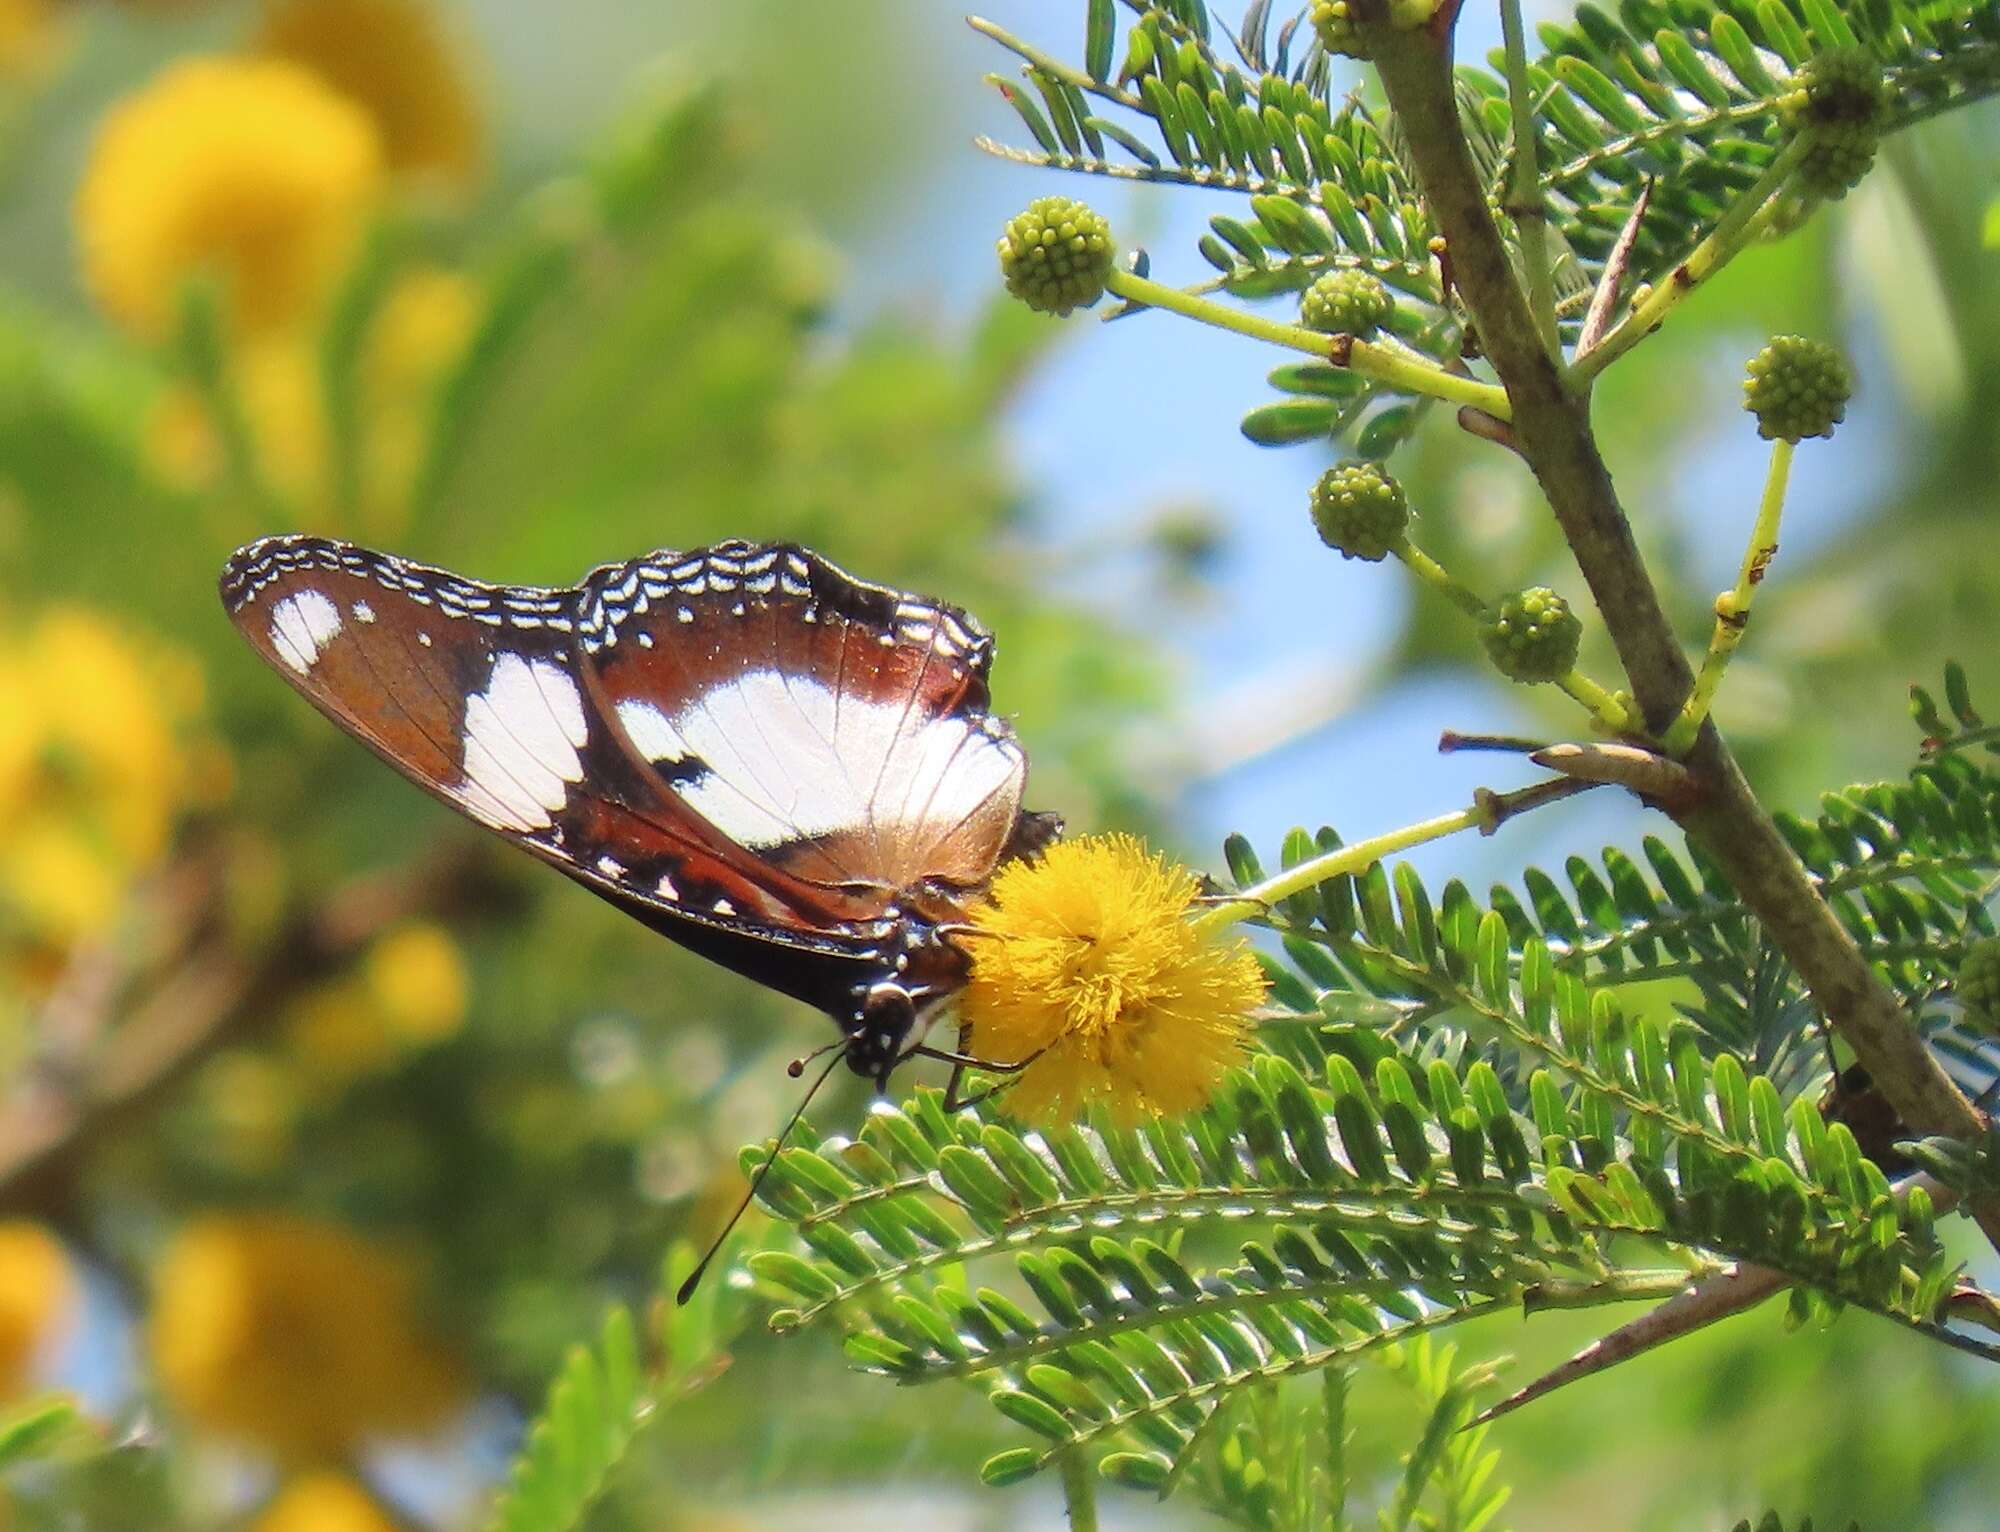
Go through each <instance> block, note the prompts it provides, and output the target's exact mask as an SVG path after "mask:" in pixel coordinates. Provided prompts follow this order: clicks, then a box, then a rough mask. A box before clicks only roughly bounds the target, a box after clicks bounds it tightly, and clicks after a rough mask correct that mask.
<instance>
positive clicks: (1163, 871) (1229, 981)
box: [960, 835, 1265, 1120]
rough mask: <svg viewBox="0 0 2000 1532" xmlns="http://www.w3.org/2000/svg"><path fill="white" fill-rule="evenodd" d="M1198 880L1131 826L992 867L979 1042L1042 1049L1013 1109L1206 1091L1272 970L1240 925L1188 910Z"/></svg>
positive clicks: (1166, 1109) (979, 1049) (976, 1017)
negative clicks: (1213, 930) (1200, 920)
mask: <svg viewBox="0 0 2000 1532" xmlns="http://www.w3.org/2000/svg"><path fill="white" fill-rule="evenodd" d="M1199 892H1200V884H1199V882H1198V880H1197V879H1196V878H1195V875H1194V874H1193V873H1191V872H1189V871H1187V870H1186V869H1185V868H1180V867H1174V866H1171V865H1169V864H1168V862H1167V861H1166V859H1165V858H1164V857H1161V856H1158V855H1156V854H1151V853H1148V852H1147V850H1146V848H1145V847H1144V846H1143V845H1141V844H1140V843H1139V842H1138V841H1137V840H1135V839H1133V838H1132V837H1131V836H1129V835H1105V836H1093V837H1088V838H1085V839H1080V840H1073V841H1063V842H1059V843H1058V844H1056V845H1054V846H1051V847H1050V848H1049V850H1048V851H1047V853H1046V854H1045V855H1043V856H1042V857H1041V858H1040V859H1039V860H1038V861H1032V862H1015V863H1013V864H1012V865H1010V866H1008V867H1007V868H1006V869H1005V870H1003V871H1002V872H1001V874H1000V876H999V877H998V878H996V879H994V882H993V888H992V891H991V895H990V899H989V902H988V903H986V904H984V905H982V906H980V907H979V908H978V909H976V910H975V911H974V912H973V914H972V917H971V919H972V924H973V925H974V926H976V927H977V928H978V929H979V931H980V932H982V933H983V935H982V936H981V937H980V938H977V939H973V940H970V941H968V942H967V944H966V945H967V948H968V950H969V951H970V952H971V953H972V974H971V978H970V980H969V982H968V983H967V984H966V987H965V992H964V994H963V996H962V997H961V999H960V1013H961V1015H962V1016H963V1017H964V1019H965V1023H966V1026H967V1028H968V1035H967V1040H966V1045H967V1047H968V1048H969V1050H970V1051H971V1052H972V1053H974V1054H976V1055H978V1056H979V1057H980V1058H983V1059H990V1060H992V1061H994V1062H996V1063H1001V1064H1017V1063H1021V1062H1022V1061H1023V1060H1031V1062H1029V1063H1027V1065H1026V1067H1025V1068H1023V1069H1022V1070H1021V1072H1020V1074H1019V1075H1018V1076H1016V1077H1015V1080H1014V1083H1013V1084H1012V1085H1011V1086H1009V1087H1008V1089H1007V1094H1006V1097H1005V1100H1006V1102H1007V1105H1008V1108H1009V1109H1010V1110H1012V1111H1014V1112H1017V1113H1018V1114H1019V1115H1020V1116H1022V1117H1024V1118H1029V1119H1044V1120H1064V1119H1068V1118H1071V1117H1074V1116H1075V1115H1076V1114H1077V1113H1078V1112H1079V1111H1081V1110H1082V1109H1083V1107H1085V1106H1086V1105H1088V1104H1090V1103H1091V1102H1096V1101H1101V1102H1104V1103H1106V1104H1107V1105H1109V1106H1110V1108H1111V1109H1112V1110H1113V1112H1114V1113H1116V1114H1117V1115H1119V1116H1120V1117H1122V1118H1126V1119H1130V1118H1133V1117H1136V1116H1138V1115H1140V1114H1141V1113H1144V1112H1149V1111H1150V1112H1163V1113H1168V1114H1179V1113H1184V1112H1189V1111H1192V1110H1194V1109H1195V1108H1196V1107H1198V1106H1200V1105H1202V1103H1203V1102H1205V1101H1206V1100H1207V1099H1208V1097H1209V1094H1210V1092H1211V1091H1213V1090H1214V1088H1215V1083H1216V1081H1217V1080H1218V1079H1219V1078H1220V1077H1221V1075H1222V1072H1223V1071H1224V1070H1225V1069H1227V1068H1228V1067H1229V1066H1230V1065H1231V1064H1232V1063H1234V1062H1235V1061H1236V1059H1237V1058H1238V1056H1239V1055H1240V1053H1241V1051H1242V1047H1243V1040H1244V1034H1245V1032H1246V1030H1247V1028H1248V1025H1249V1017H1250V1013H1251V1012H1252V1011H1253V1010H1255V1009H1256V1007H1257V1006H1258V1005H1259V1004H1260V1003H1261V1002H1262V1001H1263V998H1264V989H1265V984H1264V975H1263V971H1262V970H1261V969H1260V968H1259V967H1258V965H1257V960H1256V958H1255V957H1254V956H1253V955H1252V954H1251V952H1250V949H1249V948H1248V947H1247V946H1246V945H1245V944H1244V943H1243V942H1242V941H1241V940H1240V939H1233V938H1224V939H1220V940H1218V939H1217V938H1215V937H1213V936H1210V935H1207V934H1204V933H1202V932H1200V931H1198V930H1197V929H1196V928H1195V927H1194V925H1193V924H1192V923H1191V922H1190V921H1189V920H1188V918H1187V917H1188V913H1189V911H1190V909H1191V908H1192V906H1193V903H1194V900H1195V897H1196V895H1197V894H1198V893H1199Z"/></svg>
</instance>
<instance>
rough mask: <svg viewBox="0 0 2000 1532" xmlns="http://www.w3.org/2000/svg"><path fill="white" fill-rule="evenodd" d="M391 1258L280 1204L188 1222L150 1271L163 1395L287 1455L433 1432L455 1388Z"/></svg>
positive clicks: (315, 1457)
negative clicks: (279, 1209)
mask: <svg viewBox="0 0 2000 1532" xmlns="http://www.w3.org/2000/svg"><path fill="white" fill-rule="evenodd" d="M413 1289H414V1283H413V1282H412V1280H411V1275H410V1273H409V1271H408V1269H407V1268H406V1266H405V1265H404V1263H402V1262H401V1261H399V1260H398V1259H396V1258H395V1257H394V1256H392V1255H391V1254H390V1253H389V1252H388V1251H386V1250H384V1249H382V1248H381V1247H380V1246H378V1245H376V1244H374V1243H372V1242H370V1241H368V1240H365V1239H363V1238H361V1237H360V1236H359V1235H356V1234H353V1233H351V1232H349V1231H348V1230H345V1229H341V1228H338V1227H336V1226H334V1225H332V1224H325V1223H317V1222H314V1221H311V1220H309V1219H305V1218H300V1217H295V1216H292V1215H289V1214H276V1213H274V1214H249V1215H238V1216H217V1217H213V1218H208V1219H204V1220H201V1221H199V1222H196V1223H194V1224H191V1225H189V1226H188V1227H186V1228H185V1229H183V1230H182V1231H181V1232H180V1233H179V1234H178V1235H177V1236H176V1237H175V1238H174V1240H173V1241H172V1243H171V1244H170V1245H169V1246H168V1247H167V1249H166V1251H165V1253H164V1254H163V1255H162V1257H161V1259H160V1262H159V1265H158V1267H157V1268H156V1269H155V1271H154V1274H153V1311H152V1316H151V1321H150V1342H151V1350H152V1358H153V1367H154V1370H155V1372H156V1374H157V1376H158V1378H159V1381H160V1386H161V1388H162V1389H163V1390H164V1392H165V1393H166V1395H167V1397H168V1398H169V1399H170V1400H171V1401H172V1402H173V1403H174V1405H175V1406H177V1407H178V1408H179V1409H180V1411H181V1412H182V1413H183V1414H184V1415H185V1416H186V1417H187V1418H188V1419H189V1420H190V1421H191V1422H193V1423H194V1424H195V1425H197V1426H199V1427H201V1428H203V1429H205V1430H208V1431H213V1432H215V1433H216V1434H217V1435H220V1436H226V1437H231V1438H234V1439H237V1440H242V1441H248V1442H254V1443H257V1444H260V1445H262V1446H264V1447H266V1448H268V1449H270V1450H271V1451H272V1452H274V1453H276V1454H277V1455H278V1456H280V1457H282V1458H286V1459H289V1460H292V1461H300V1462H306V1461H327V1460H330V1459H332V1458H334V1457H336V1456H338V1455H340V1454H343V1453H346V1452H349V1451H351V1450H353V1449H354V1448H355V1447H356V1446H357V1445H359V1444H361V1443H362V1442H364V1441H366V1440H368V1439H370V1438H373V1437H380V1436H397V1435H407V1434H410V1433H413V1432H421V1431H426V1430H429V1429H431V1428H432V1427H434V1426H436V1425H438V1424H439V1423H441V1422H442V1421H443V1420H444V1418H445V1417H446V1415H447V1414H448V1413H449V1412H450V1411H451V1410H452V1409H453V1408H455V1407H456V1406H457V1405H458V1404H459V1403H460V1402H461V1401H462V1400H463V1398H464V1392H465V1390H464V1382H463V1378H462V1375H461V1373H460V1372H459V1370H458V1368H457V1367H456V1365H455V1364H454V1363H453V1362H452V1360H451V1358H450V1357H449V1356H447V1355H446V1354H445V1352H444V1351H443V1350H442V1348H441V1347H439V1346H438V1345H437V1344H436V1343H435V1342H433V1341H432V1340H430V1339H429V1338H428V1337H427V1336H426V1335H425V1334H424V1333H423V1331H422V1329H421V1327H420V1318H419V1315H418V1313H417V1310H416V1306H415V1301H414V1291H413Z"/></svg>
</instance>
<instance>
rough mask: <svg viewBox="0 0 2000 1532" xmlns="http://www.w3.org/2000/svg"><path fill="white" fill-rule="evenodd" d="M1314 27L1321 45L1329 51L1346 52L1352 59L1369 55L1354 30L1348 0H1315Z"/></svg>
mask: <svg viewBox="0 0 2000 1532" xmlns="http://www.w3.org/2000/svg"><path fill="white" fill-rule="evenodd" d="M1312 29H1313V31H1314V33H1316V34H1317V35H1318V37H1319V45H1320V46H1321V47H1322V48H1324V49H1326V51H1327V52H1328V53H1340V54H1345V55H1346V56H1347V57H1348V58H1351V59H1365V58H1366V57H1368V53H1367V50H1366V49H1365V48H1364V47H1363V46H1362V42H1361V38H1360V37H1359V35H1358V34H1356V32H1355V30H1354V18H1353V15H1352V14H1351V12H1350V10H1349V7H1348V4H1347V0H1313V3H1312Z"/></svg>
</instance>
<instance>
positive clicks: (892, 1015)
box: [847, 981, 917, 1090]
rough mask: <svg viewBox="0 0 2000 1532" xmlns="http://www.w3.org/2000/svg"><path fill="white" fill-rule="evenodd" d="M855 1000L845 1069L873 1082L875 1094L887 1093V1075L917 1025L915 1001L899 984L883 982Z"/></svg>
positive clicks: (870, 987) (860, 994) (864, 991)
mask: <svg viewBox="0 0 2000 1532" xmlns="http://www.w3.org/2000/svg"><path fill="white" fill-rule="evenodd" d="M856 1000H857V1002H858V1003H857V1006H856V1009H855V1012H854V1018H853V1022H852V1024H851V1026H850V1027H849V1029H848V1033H847V1067H848V1068H849V1069H851V1070H853V1071H854V1072H855V1073H856V1074H858V1075H860V1076H862V1077H863V1078H864V1079H870V1080H873V1081H874V1082H875V1088H876V1089H877V1090H887V1089H888V1088H889V1073H890V1071H891V1070H893V1069H894V1068H895V1067H896V1065H897V1064H898V1063H899V1062H901V1060H902V1057H903V1045H904V1042H905V1041H906V1039H908V1037H909V1035H910V1031H911V1029H912V1028H914V1027H915V1026H916V1024H917V1002H916V997H915V996H913V995H912V994H911V993H910V992H909V991H908V990H907V989H905V988H904V987H903V986H902V985H901V984H897V983H894V982H892V981H884V982H881V983H877V984H871V985H869V986H868V987H867V988H866V989H865V990H862V991H861V992H860V993H859V994H858V995H857V996H856Z"/></svg>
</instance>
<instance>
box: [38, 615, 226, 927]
mask: <svg viewBox="0 0 2000 1532" xmlns="http://www.w3.org/2000/svg"><path fill="white" fill-rule="evenodd" d="M201 693H202V687H201V672H200V671H199V670H197V669H196V668H195V667H194V665H193V663H192V662H191V661H190V660H188V659H187V658H186V657H185V656H182V655H179V654H177V653H174V652H173V651H170V650H167V649H165V648H163V647H162V646H160V645H159V644H157V643H154V642H151V641H147V640H143V639H141V638H139V637H137V636H136V635H129V634H127V633H125V632H123V631H121V630H120V629H118V628H116V627H114V626H112V625H111V624H110V623H109V622H107V621H106V620H105V619H103V618H102V617H100V616H98V615H96V614H95V613H93V612H91V611H89V610H87V609H85V608H82V607H72V606H59V607H53V608H51V609H49V610H48V611H46V612H43V613H41V614H40V615H39V616H38V617H36V618H35V619H33V620H32V621H30V622H27V623H25V624H20V625H18V626H15V625H8V624H5V623H0V718H4V719H5V720H6V724H5V727H0V928H6V927H12V928H13V929H14V930H16V931H20V932H25V933H26V934H27V935H29V936H30V937H32V938H34V939H36V940H39V941H41V942H43V943H45V944H48V945H52V946H63V945H66V944H67V943H69V942H71V941H73V940H75V939H76V938H78V937H81V936H84V935H88V934H91V933H92V932H94V931H96V930H98V929H100V928H101V927H102V926H103V924H104V923H105V922H106V921H107V920H109V919H110V918H111V917H112V916H113V915H114V914H115V913H116V908H117V903H118V896H119V894H120V893H121V892H122V891H123V889H124V888H125V887H126V886H127V885H128V884H129V883H130V882H131V881H132V879H133V878H134V877H135V876H137V875H138V874H139V873H141V872H143V871H145V870H146V869H147V867H149V866H150V865H151V864H153V863H154V862H156V861H157V860H158V859H159V857H160V856H161V855H162V854H163V853H164V852H165V851H166V849H167V845H168V841H169V839H170V837H171V835H172V832H173V826H174V822H175V819H176V818H177V817H178V815H179V814H180V813H181V812H182V811H183V810H184V809H186V808H187V807H189V806H191V805H192V804H194V803H198V802H203V801H208V800H210V799H212V798H213V797H215V796H216V795H218V794H219V793H220V792H221V791H222V790H223V789H224V787H225V786H226V768H225V766H224V764H223V763H221V762H220V760H219V758H218V757H217V756H216V754H215V751H214V747H213V745H212V744H211V743H209V742H207V741H205V740H204V739H203V738H202V737H201V736H200V735H199V734H198V733H196V732H195V731H194V730H193V729H192V728H191V725H192V723H193V721H194V719H195V718H196V716H197V715H198V714H199V712H200V709H201V701H202V695H201Z"/></svg>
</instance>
